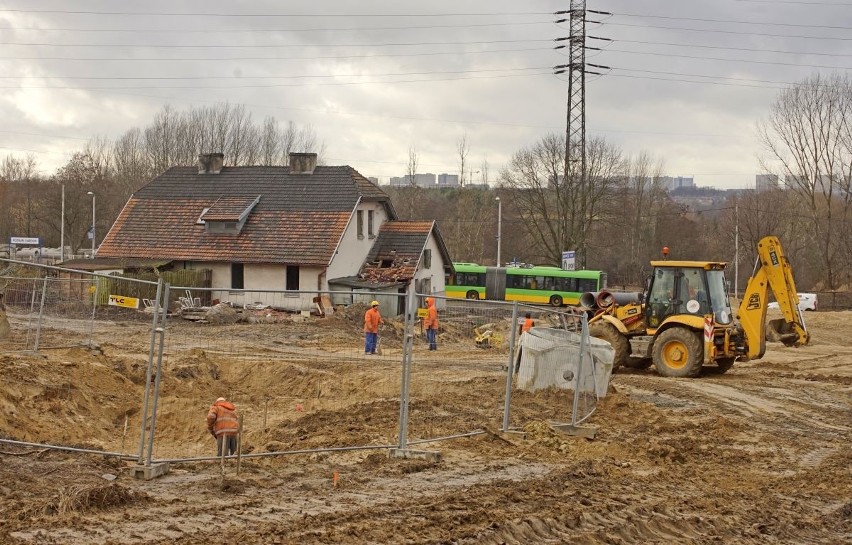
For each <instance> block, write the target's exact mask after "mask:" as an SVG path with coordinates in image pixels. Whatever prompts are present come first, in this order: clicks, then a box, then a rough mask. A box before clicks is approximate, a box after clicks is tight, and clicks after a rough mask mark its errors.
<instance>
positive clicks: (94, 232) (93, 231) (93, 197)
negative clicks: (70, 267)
mask: <svg viewBox="0 0 852 545" xmlns="http://www.w3.org/2000/svg"><path fill="white" fill-rule="evenodd" d="M95 225H96V222H95V194H94V193H92V259H94V258H95V240H96V239H97V237H98V235H97V232H96V231H95Z"/></svg>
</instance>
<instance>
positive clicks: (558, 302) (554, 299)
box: [550, 295, 562, 307]
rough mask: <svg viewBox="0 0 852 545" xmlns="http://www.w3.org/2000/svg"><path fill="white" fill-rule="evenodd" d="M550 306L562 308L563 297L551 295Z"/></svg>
mask: <svg viewBox="0 0 852 545" xmlns="http://www.w3.org/2000/svg"><path fill="white" fill-rule="evenodd" d="M550 304H551V305H553V306H554V307H561V306H562V297H560V296H559V295H551V296H550Z"/></svg>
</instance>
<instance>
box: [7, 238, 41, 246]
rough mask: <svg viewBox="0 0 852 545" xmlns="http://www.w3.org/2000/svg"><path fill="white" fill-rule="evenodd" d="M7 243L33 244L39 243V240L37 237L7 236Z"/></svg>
mask: <svg viewBox="0 0 852 545" xmlns="http://www.w3.org/2000/svg"><path fill="white" fill-rule="evenodd" d="M9 244H33V245H35V246H40V245H41V240H39V238H38V237H9Z"/></svg>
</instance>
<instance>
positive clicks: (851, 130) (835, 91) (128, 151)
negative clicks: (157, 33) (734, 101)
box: [0, 75, 852, 290]
mask: <svg viewBox="0 0 852 545" xmlns="http://www.w3.org/2000/svg"><path fill="white" fill-rule="evenodd" d="M758 134H759V139H760V142H761V143H762V147H763V150H764V153H763V155H762V156H761V157H760V160H761V163H762V165H763V170H764V171H765V172H767V173H772V174H775V175H777V176H778V179H779V180H781V181H782V182H783V184H782V185H781V186H779V187H778V188H772V189H768V190H765V191H756V190H742V191H728V192H717V193H716V194H715V196H714V200H713V204H712V206H709V207H707V206H704V207H701V206H691V205H689V204H685V201H684V199H681V198H678V196H677V195H676V194H672V193H669V192H668V191H666V189H665V188H664V187H663V186H662V176H661V174H662V172H663V168H664V166H663V159H662V158H659V157H655V156H654V155H653V154H651V153H647V152H645V153H639V154H636V155H627V154H625V153H624V152H623V151H622V150H621V149H619V148H618V147H617V146H615V145H613V144H612V143H611V142H608V141H606V140H605V139H602V138H594V139H591V140H589V141H588V142H587V145H586V148H587V149H586V156H587V160H586V171H585V172H579V169H577V168H576V166H575V165H576V162H572V161H567V160H566V156H565V153H566V145H565V144H566V142H565V136H564V135H560V134H547V135H544V136H542V137H541V138H539V139H538V140H537V141H535V142H533V143H531V144H529V145H526V146H523V147H521V148H520V149H519V150H517V151H516V152H515V153H514V154H513V155H512V157H511V159H510V160H509V161H508V163H507V164H505V165H503V167H502V168H501V169H499V174H498V179H497V183H496V186H497V187H496V189H486V188H482V187H477V186H476V185H474V184H472V183H471V182H472V181H473V174H474V172H473V171H472V170H471V164H472V161H471V159H470V142H469V141H468V138H467V135H466V134H465V135H464V136H463V137H461V138H460V139H459V140H458V142H457V145H456V151H457V154H458V162H459V168H460V173H461V176H460V179H461V182H462V185H461V187H459V188H457V189H440V190H439V189H424V188H420V187H416V186H415V185H414V183H413V182H414V175H415V174H416V172H417V165H418V156H417V151H416V148H415V147H414V145H412V146H411V147H410V149H409V156H408V164H407V169H406V170H407V174H408V176H409V177H410V179H411V182H412V184H411V186H410V187H394V188H386V191H387V192H388V193H389V194H390V195H391V197H392V199H393V202H394V205H395V208H396V210H397V212H398V213H399V215H400V216H401V217H402V218H403V219H433V220H437V221H438V223H439V226H440V229H441V232H442V234H443V236H444V239H445V241H446V242H447V245H448V247H449V250H450V252H451V255H452V257H453V259H454V260H455V261H474V262H480V263H483V264H493V263H494V262H495V261H496V246H497V240H496V234H497V219H498V218H497V208H498V204H497V200H496V199H495V197H498V196H499V197H500V202H501V203H502V239H501V242H502V261H503V262H504V263H505V262H507V261H510V260H512V259H513V258H514V259H517V260H519V261H523V262H527V263H536V264H550V265H559V264H560V262H561V254H562V252H563V251H565V250H575V251H577V252H578V264H579V265H580V266H582V267H586V268H595V269H602V270H605V271H607V272H608V273H609V276H610V280H611V283H612V284H613V285H615V286H619V287H621V286H624V287H637V286H641V285H642V283H643V280H644V278H645V276H646V275H647V274H648V272H649V271H650V265H649V262H650V261H651V260H653V259H657V258H660V257H661V254H660V249H661V248H662V247H663V246H668V247H669V248H670V250H671V255H672V257H674V258H677V259H696V260H717V261H727V262H733V261H734V260H735V256H736V255H737V252H736V246H737V243H739V262H738V263H737V265H738V269H739V271H740V274H739V288H740V289H742V287H743V286H744V284H745V279H746V278H747V277H748V274H749V273H750V272H751V269H752V267H753V265H754V260H755V258H756V245H757V241H758V240H759V239H760V238H761V237H763V236H765V235H768V234H774V235H777V236H779V237H780V238H781V240H782V243H783V244H784V247H785V249H786V251H787V254H788V256H789V257H790V259H791V261H792V262H793V265H794V270H795V274H796V280H797V282H798V284H799V288H800V289H803V290H810V289H820V290H833V289H848V288H849V287H850V286H852V82H850V79H849V78H848V76H839V75H834V76H828V77H826V76H819V75H817V76H813V77H811V78H808V79H806V80H804V81H802V82H801V83H799V84H797V85H794V86H791V87H789V88H787V89H785V90H782V91H780V92H779V94H778V96H777V97H776V99H775V101H774V102H773V103H772V104H771V105H770V107H769V110H768V115H767V116H766V119H764V120H763V121H761V122H760V123H759V124H758ZM572 147H573V146H572ZM293 150H298V151H314V152H318V153H320V154H322V153H323V151H324V144H323V143H322V141H321V140H320V139H319V138H318V137H317V135H316V134H315V132H314V131H313V129H312V128H311V127H310V126H301V127H300V126H297V125H296V124H294V123H292V122H288V123H286V124H279V122H278V121H277V120H276V119H274V118H271V117H268V118H266V119H264V120H262V121H260V122H258V121H255V120H254V119H253V118H252V116H251V113H250V112H248V111H247V110H246V109H245V107H244V106H231V105H218V106H211V107H200V108H190V109H188V110H184V111H177V110H175V109H174V108H172V107H170V106H166V107H164V108H163V109H162V110H161V111H160V112H159V113H158V114H157V115H156V116H155V117H154V119H153V120H152V121H151V122H150V123H149V124H148V125H147V126H144V127H134V128H131V129H129V130H128V131H126V132H125V133H124V134H123V135H121V136H120V137H119V138H117V139H115V140H112V141H110V140H107V139H104V138H95V139H93V140H91V141H90V142H89V143H88V144H87V145H86V146H85V148H84V149H82V150H80V151H78V152H76V153H75V154H74V155H73V156H72V157H71V159H70V160H69V161H68V162H67V163H66V164H64V165H63V166H62V167H60V168H59V169H57V171H56V172H55V173H54V174H52V175H50V176H44V175H42V174H40V173H39V172H38V165H37V163H36V161H35V159H34V158H33V157H31V156H26V157H13V156H9V157H6V158H5V159H4V160H3V161H2V162H0V206H2V207H3V209H4V210H6V211H7V213H6V214H3V215H2V216H0V236H3V237H4V239H5V240H8V237H9V236H12V235H18V236H41V237H43V238H44V239H45V244H46V245H52V246H57V245H58V244H59V232H60V225H59V218H60V195H61V193H60V190H59V188H60V187H61V186H64V187H65V190H66V191H65V193H66V206H65V210H66V218H65V231H66V233H67V238H66V242H67V244H69V245H71V246H72V249H73V250H74V251H75V252H76V251H77V249H79V248H81V247H86V246H87V242H88V241H87V239H86V232H87V230H88V227H89V224H90V223H91V216H90V210H91V209H90V206H89V204H90V201H89V198H90V197H89V196H88V195H87V192H88V191H92V192H94V193H95V194H96V195H97V198H98V211H99V212H98V214H99V216H98V221H97V223H98V224H97V232H98V239H99V240H100V239H102V238H103V236H104V235H105V234H106V230H107V229H108V227H109V226H110V225H111V224H112V222H113V221H114V219H115V217H116V216H117V215H118V213H119V211H120V210H121V207H122V206H124V204H125V202H126V201H127V198H128V197H129V196H130V194H131V193H132V192H133V191H135V190H136V189H138V188H139V187H141V186H142V185H143V184H144V183H146V182H147V181H149V180H150V179H151V178H153V177H154V176H156V175H158V174H159V173H161V172H163V171H165V170H166V169H168V168H170V167H172V166H175V165H192V164H195V162H196V158H197V155H198V154H199V153H202V152H209V151H222V152H224V154H225V160H226V162H227V163H226V164H228V165H278V164H287V158H288V155H289V153H290V152H291V151H293ZM566 165H568V166H567V168H566ZM572 165H574V166H572ZM479 168H480V171H477V172H481V173H482V176H481V179H482V180H488V172H489V168H490V167H489V164H488V161H487V160H484V161H482V164H481V166H480V167H479ZM566 170H567V172H566ZM732 268H733V267H732ZM729 279H730V280H733V279H734V278H733V271H731V272H730V274H729Z"/></svg>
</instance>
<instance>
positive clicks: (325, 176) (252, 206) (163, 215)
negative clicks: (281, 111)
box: [97, 153, 452, 309]
mask: <svg viewBox="0 0 852 545" xmlns="http://www.w3.org/2000/svg"><path fill="white" fill-rule="evenodd" d="M223 163H224V155H223V154H221V153H215V154H205V155H201V156H199V164H198V167H197V168H196V167H174V168H171V169H169V170H167V171H166V172H164V173H163V174H161V175H160V176H158V177H157V178H155V179H154V180H152V181H151V182H149V183H148V184H147V185H145V186H144V187H143V188H141V189H140V190H139V191H137V192H136V193H135V194H133V195H132V196H131V197H130V200H128V202H127V204H126V205H125V207H124V209H123V210H122V211H121V213H120V214H119V216H118V218H117V219H116V221H115V223H114V224H113V226H112V228H111V229H110V231H109V233H108V234H107V236H106V238H105V239H104V241H103V243H102V244H101V246H100V248H99V249H98V252H97V256H98V258H114V259H116V260H121V259H127V258H136V259H156V260H169V261H170V262H171V265H170V266H171V267H172V268H178V269H209V270H210V271H212V275H211V287H212V288H214V290H216V291H214V298H215V299H219V300H222V301H226V300H227V301H231V302H233V303H236V304H246V303H251V302H253V301H254V300H256V298H255V296H254V295H251V294H249V295H244V293H243V292H240V291H238V290H290V291H300V290H301V291H319V290H328V289H329V288H330V286H336V287H337V288H339V287H340V286H343V285H345V284H346V282H343V283H341V282H335V280H337V279H347V278H348V279H350V282H348V283H349V284H352V282H351V280H352V279H353V278H354V277H358V275H359V274H360V273H361V272H362V270H364V269H365V267H368V263H371V262H370V261H369V259H371V258H370V256H371V254H375V255H379V254H380V252H379V251H378V250H377V249H376V248H375V247H376V245H377V243H381V244H382V245H383V244H384V243H385V241H386V240H387V237H386V236H384V235H383V233H391V232H396V231H398V230H401V231H405V232H408V231H407V230H411V231H413V232H415V233H417V236H418V237H421V238H423V240H422V241H421V251H420V254H419V255H415V253H416V251H415V250H414V249H413V247H409V246H406V247H405V249H404V251H405V252H406V255H407V256H409V257H408V259H409V263H414V264H415V266H414V267H413V268H410V269H406V271H405V273H404V274H399V275H395V276H393V275H391V276H393V279H392V280H390V278H391V276H383V275H382V274H374V275H373V276H372V277H370V278H368V277H366V276H365V277H364V278H361V283H360V284H359V285H358V286H357V287H356V288H355V289H357V290H359V291H367V292H368V293H370V292H375V291H377V290H380V289H383V290H393V291H395V292H398V291H404V290H405V289H408V288H414V287H415V282H417V284H416V285H417V286H427V287H428V288H429V290H430V293H433V292H441V291H443V289H444V278H445V275H446V273H447V272H448V271H450V270H451V268H452V263H451V261H450V257H449V254H448V253H447V251H446V247H445V246H444V243H443V240H442V239H441V236H440V233H439V232H438V230H437V227H436V226H435V225H434V224H431V222H429V223H430V228H429V229H428V233H427V234H425V235H424V233H426V227H425V225H423V222H411V226H409V223H410V222H400V221H398V220H397V216H396V212H395V211H394V208H393V205H392V203H391V201H390V198H389V197H388V195H387V194H386V193H385V192H384V191H382V190H381V189H380V188H379V187H378V186H377V185H376V184H374V183H372V182H370V181H369V180H368V179H367V178H365V177H364V176H362V175H361V174H360V173H358V172H357V171H356V170H355V169H353V168H352V167H349V166H321V165H317V156H316V154H313V153H292V154H290V165H289V166H288V167H287V166H258V167H248V166H246V167H226V166H223ZM396 225H398V227H395V226H396ZM405 240H406V242H411V241H412V240H411V238H406V239H405ZM390 244H392V242H391V243H390ZM382 247H384V246H382ZM400 251H402V249H401V250H400ZM379 268H381V267H379ZM427 279H428V282H426V283H423V281H424V280H427ZM349 289H353V287H352V286H350V288H349ZM244 298H245V299H247V300H244ZM310 301H311V295H310V294H302V295H299V294H295V293H294V294H293V299H292V301H291V305H290V306H292V307H293V308H294V309H295V308H300V307H301V308H304V307H306V306H307V307H308V308H309V307H310Z"/></svg>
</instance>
